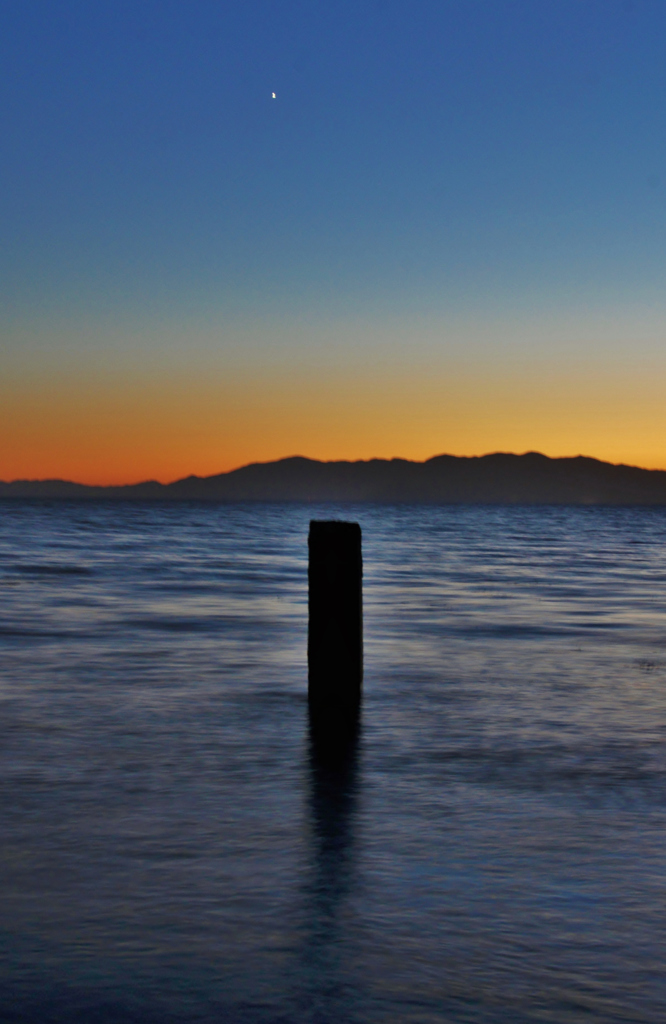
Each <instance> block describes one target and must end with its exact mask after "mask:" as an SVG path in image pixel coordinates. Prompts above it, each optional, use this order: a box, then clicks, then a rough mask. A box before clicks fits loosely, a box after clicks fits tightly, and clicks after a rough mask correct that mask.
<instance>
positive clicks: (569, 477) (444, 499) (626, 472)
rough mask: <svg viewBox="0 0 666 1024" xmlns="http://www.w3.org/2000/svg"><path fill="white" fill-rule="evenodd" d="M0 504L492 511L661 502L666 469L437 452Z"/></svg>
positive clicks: (67, 488)
mask: <svg viewBox="0 0 666 1024" xmlns="http://www.w3.org/2000/svg"><path fill="white" fill-rule="evenodd" d="M0 498H22V499H25V498H33V499H42V500H63V499H69V500H85V499H88V500H91V499H92V500H100V499H101V500H124V501H218V502H246V501H277V502H285V501H286V502H290V501H297V502H311V501H314V502H382V503H414V504H418V503H428V504H468V503H470V504H498V505H516V504H526V505H666V471H665V470H655V469H653V470H650V469H641V468H639V467H638V466H626V465H614V464H612V463H609V462H602V461H600V460H599V459H593V458H587V457H585V456H577V457H575V458H560V459H551V458H549V457H548V456H546V455H541V454H540V453H539V452H526V453H525V454H524V455H512V454H509V453H505V452H496V453H494V454H491V455H482V456H473V457H465V456H455V455H437V456H435V457H434V458H431V459H427V460H426V461H425V462H411V461H409V460H407V459H370V460H368V461H365V462H364V461H358V462H320V461H318V460H316V459H306V458H303V457H301V456H294V457H292V458H286V459H279V460H278V461H276V462H261V463H252V464H251V465H248V466H242V467H241V468H240V469H234V470H232V471H231V472H229V473H219V474H217V475H215V476H207V477H198V476H188V477H185V478H184V479H182V480H176V481H174V482H173V483H170V484H161V483H158V482H156V481H154V480H148V481H146V482H144V483H139V484H128V485H126V486H114V487H97V486H89V485H86V484H77V483H71V482H68V481H66V480H15V481H13V482H11V483H2V482H0Z"/></svg>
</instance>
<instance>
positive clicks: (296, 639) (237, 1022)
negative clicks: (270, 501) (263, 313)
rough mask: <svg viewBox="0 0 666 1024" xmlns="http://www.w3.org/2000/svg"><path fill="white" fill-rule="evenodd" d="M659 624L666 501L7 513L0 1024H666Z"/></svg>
mask: <svg viewBox="0 0 666 1024" xmlns="http://www.w3.org/2000/svg"><path fill="white" fill-rule="evenodd" d="M335 517H338V518H347V519H354V520H357V521H358V522H360V523H361V526H362V529H363V545H364V602H365V683H364V703H363V712H362V722H361V730H360V735H359V739H358V742H357V745H356V748H355V749H354V750H353V751H352V752H351V753H350V755H349V757H348V758H347V760H346V761H345V762H344V763H341V764H340V765H337V766H335V765H334V766H330V765H326V764H324V765H322V763H321V762H320V760H319V759H318V756H317V752H316V750H315V751H313V749H312V747H311V744H310V742H309V736H308V716H307V703H306V657H305V653H306V633H307V575H306V574H307V530H308V521H309V519H310V518H335ZM665 610H666V509H604V508H577V509H569V508H518V507H516V508H492V507H445V508H423V507H410V506H405V507H383V506H358V507H353V508H350V507H346V508H334V507H331V506H327V507H322V506H317V507H308V506H301V505H298V506H277V505H266V506H258V505H255V506H252V505H246V506H215V505H196V504H192V505H189V504H184V505H172V506H168V505H164V506H160V505H154V506H153V505H131V504H126V505H124V504H38V503H35V504H18V503H11V502H5V503H4V504H0V700H1V712H0V765H1V771H0V794H1V795H0V815H1V821H0V827H1V836H2V842H1V844H0V877H1V878H2V885H1V890H0V892H1V900H0V907H1V909H0V953H1V956H0V1021H2V1022H3V1024H17V1022H24V1024H53V1022H60V1024H190V1022H222V1024H269V1022H270V1024H301V1022H302V1024H328V1022H331V1024H333V1022H336V1024H365V1022H368V1024H375V1022H377V1024H393V1022H395V1024H398V1022H399V1024H444V1022H470V1024H471V1022H473V1024H496V1022H507V1024H508V1022H510V1024H527V1022H537V1021H538V1022H557V1024H583V1022H585V1024H597V1022H598V1024H602V1022H603V1024H609V1022H619V1021H622V1022H625V1021H631V1022H650V1024H653V1022H654V1024H656V1022H663V1021H664V1020H665V1019H666V979H665V976H664V955H665V953H666V947H665V941H664V940H665V938H666V912H665V909H666V908H665V903H666V842H665V840H666V835H665V825H666V616H665Z"/></svg>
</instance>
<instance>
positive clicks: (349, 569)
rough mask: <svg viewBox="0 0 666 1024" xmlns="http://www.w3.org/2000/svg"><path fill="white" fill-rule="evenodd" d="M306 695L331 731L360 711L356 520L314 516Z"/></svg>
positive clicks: (310, 544)
mask: <svg viewBox="0 0 666 1024" xmlns="http://www.w3.org/2000/svg"><path fill="white" fill-rule="evenodd" d="M308 548H309V563H308V583H309V593H308V611H309V621H308V700H309V702H310V714H311V720H312V721H313V722H314V723H315V724H317V723H324V724H325V725H326V729H327V730H328V729H329V727H330V729H331V730H333V731H335V730H336V729H337V728H338V726H339V725H341V724H342V723H349V722H351V721H352V719H354V718H357V717H358V710H359V705H360V701H361V682H362V679H363V592H362V585H363V584H362V580H363V561H362V556H361V527H360V526H359V524H358V523H344V522H338V521H332V522H326V521H320V520H315V519H313V520H312V521H311V522H310V536H309V537H308Z"/></svg>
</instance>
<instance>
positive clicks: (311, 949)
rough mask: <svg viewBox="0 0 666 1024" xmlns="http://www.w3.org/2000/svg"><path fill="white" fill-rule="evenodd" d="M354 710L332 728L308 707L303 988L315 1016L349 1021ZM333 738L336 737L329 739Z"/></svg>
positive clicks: (356, 719)
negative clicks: (345, 924)
mask: <svg viewBox="0 0 666 1024" xmlns="http://www.w3.org/2000/svg"><path fill="white" fill-rule="evenodd" d="M359 729H360V723H359V716H358V712H357V713H356V714H355V715H353V716H346V717H345V719H344V721H343V722H338V723H336V727H335V728H334V730H333V731H331V729H330V722H328V723H326V725H325V724H324V723H323V722H322V721H321V720H319V719H318V716H317V714H316V712H315V711H313V709H312V707H311V708H310V750H309V774H310V778H309V783H310V786H309V788H310V794H309V811H310V834H311V852H312V861H311V873H310V885H309V886H308V904H309V906H308V918H309V928H308V932H309V934H308V941H307V948H306V950H305V957H304V960H305V963H304V966H305V967H306V970H307V973H308V975H309V978H308V984H307V989H308V990H309V992H310V996H311V999H312V1000H313V1002H314V1004H315V1005H314V1007H311V1009H314V1010H315V1012H316V1013H317V1016H318V1019H320V1020H321V1021H322V1022H323V1021H329V1020H331V1021H333V1020H336V1021H340V1020H344V1019H347V1020H350V1019H351V1009H352V1004H353V1001H354V1000H353V998H352V992H351V987H350V986H351V979H350V978H349V976H348V975H347V971H346V970H345V965H344V963H343V962H342V961H341V943H342V940H343V938H344V936H343V935H342V934H341V932H342V924H341V921H340V916H341V910H342V906H343V903H344V900H345V897H346V895H347V893H348V892H349V889H350V886H351V882H352V877H353V870H352V869H353V850H354V824H355V821H354V819H355V806H356V796H357V758H358V738H359ZM332 736H334V737H335V739H334V740H333V741H332Z"/></svg>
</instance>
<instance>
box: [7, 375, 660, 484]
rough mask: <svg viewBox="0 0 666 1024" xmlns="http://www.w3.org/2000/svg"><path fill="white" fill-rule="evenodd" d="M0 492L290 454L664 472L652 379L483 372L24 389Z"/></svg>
mask: <svg viewBox="0 0 666 1024" xmlns="http://www.w3.org/2000/svg"><path fill="white" fill-rule="evenodd" d="M0 398H2V401H1V405H0V437H2V438H3V441H2V443H1V444H0V479H2V480H6V481H7V480H15V479H52V478H60V479H66V480H74V481H77V482H80V483H89V484H124V483H134V482H138V481H140V480H146V479H156V480H160V481H162V482H165V483H166V482H170V481H172V480H175V479H178V478H180V477H183V476H187V475H189V474H191V473H193V474H196V475H198V476H208V475H212V474H215V473H220V472H226V471H228V470H231V469H235V468H237V467H238V466H241V465H244V464H247V463H248V462H267V461H272V460H274V459H280V458H284V457H286V456H290V455H304V456H308V457H310V458H316V459H322V460H335V459H349V460H355V459H369V458H373V457H377V458H392V457H402V458H409V459H415V460H423V459H427V458H430V457H431V456H433V455H438V454H442V453H448V454H452V455H483V454H486V453H487V452H491V451H513V452H517V453H520V452H524V451H528V450H537V451H541V452H543V453H544V454H546V455H550V456H570V455H578V454H582V455H589V456H593V457H595V458H599V459H603V460H606V461H609V462H625V463H629V464H632V465H641V466H644V467H646V468H655V469H656V468H659V469H664V468H666V431H665V430H664V428H665V427H666V416H665V415H664V411H663V399H662V396H661V394H660V387H659V385H658V382H657V380H656V379H655V380H654V383H653V385H652V387H650V388H647V387H646V386H645V384H644V383H643V384H642V385H640V386H639V385H638V383H637V384H636V385H635V386H634V387H632V386H631V385H630V384H628V382H627V380H626V378H622V379H621V378H620V375H617V374H615V375H612V376H610V377H608V378H606V379H599V377H598V375H596V376H595V375H594V374H589V375H587V376H586V375H584V374H583V375H580V376H579V377H578V378H577V380H575V381H573V382H572V381H571V380H570V379H568V378H566V377H564V376H561V377H559V378H558V377H557V376H556V375H553V374H544V375H543V376H542V377H540V378H536V377H530V378H526V377H522V378H520V377H517V376H516V374H515V372H514V373H510V372H509V370H508V369H507V372H506V373H505V374H504V375H502V374H499V375H498V373H497V371H495V372H494V373H493V372H490V371H487V372H486V374H485V376H484V375H483V374H481V373H479V372H478V371H477V372H476V373H475V374H474V375H472V374H470V373H467V374H465V373H461V372H458V373H455V374H451V375H450V376H448V377H447V376H445V375H443V374H432V375H430V376H429V377H428V376H427V375H424V374H422V373H421V374H416V373H415V374H412V376H411V377H410V376H409V375H408V374H406V373H401V372H398V371H396V370H395V367H394V368H393V370H391V371H389V370H387V371H385V372H384V373H383V374H381V375H378V374H376V373H372V372H371V371H370V370H367V371H366V372H363V373H360V372H357V373H356V374H354V375H352V374H344V373H343V372H342V371H334V370H330V371H329V372H328V373H327V374H321V373H320V374H315V373H310V374H308V373H306V372H303V373H302V374H301V375H300V376H299V375H298V374H295V373H291V374H288V373H286V372H284V373H282V374H279V373H270V372H266V373H264V374H263V375H261V376H258V375H257V374H256V372H255V373H253V374H252V376H251V377H250V376H249V375H243V374H242V373H239V372H236V373H235V374H234V375H232V376H231V377H230V378H229V379H224V377H223V376H222V375H217V376H216V375H215V374H211V375H210V376H209V377H208V378H204V377H203V376H202V375H201V374H192V375H191V376H190V377H189V378H188V377H187V376H183V375H182V374H181V375H180V376H179V377H178V378H176V377H175V376H174V377H171V378H169V377H167V378H164V379H161V380H154V379H152V378H149V377H148V376H145V377H143V378H142V379H134V380H133V381H132V382H131V383H128V382H127V381H126V380H121V379H117V380H109V379H108V378H107V379H103V378H101V377H99V376H97V377H96V376H95V375H91V376H89V377H88V378H85V379H84V378H83V377H80V378H79V379H76V380H72V379H71V378H70V379H69V380H65V379H60V380H57V379H56V380H52V381H51V382H50V383H49V384H46V383H45V382H44V381H43V380H42V382H41V383H40V384H39V386H37V385H36V384H35V383H34V382H33V383H32V384H31V385H28V384H27V383H26V384H25V386H24V387H23V388H21V387H16V386H15V387H14V388H13V389H12V390H11V391H7V393H6V394H5V395H4V396H2V395H0Z"/></svg>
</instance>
